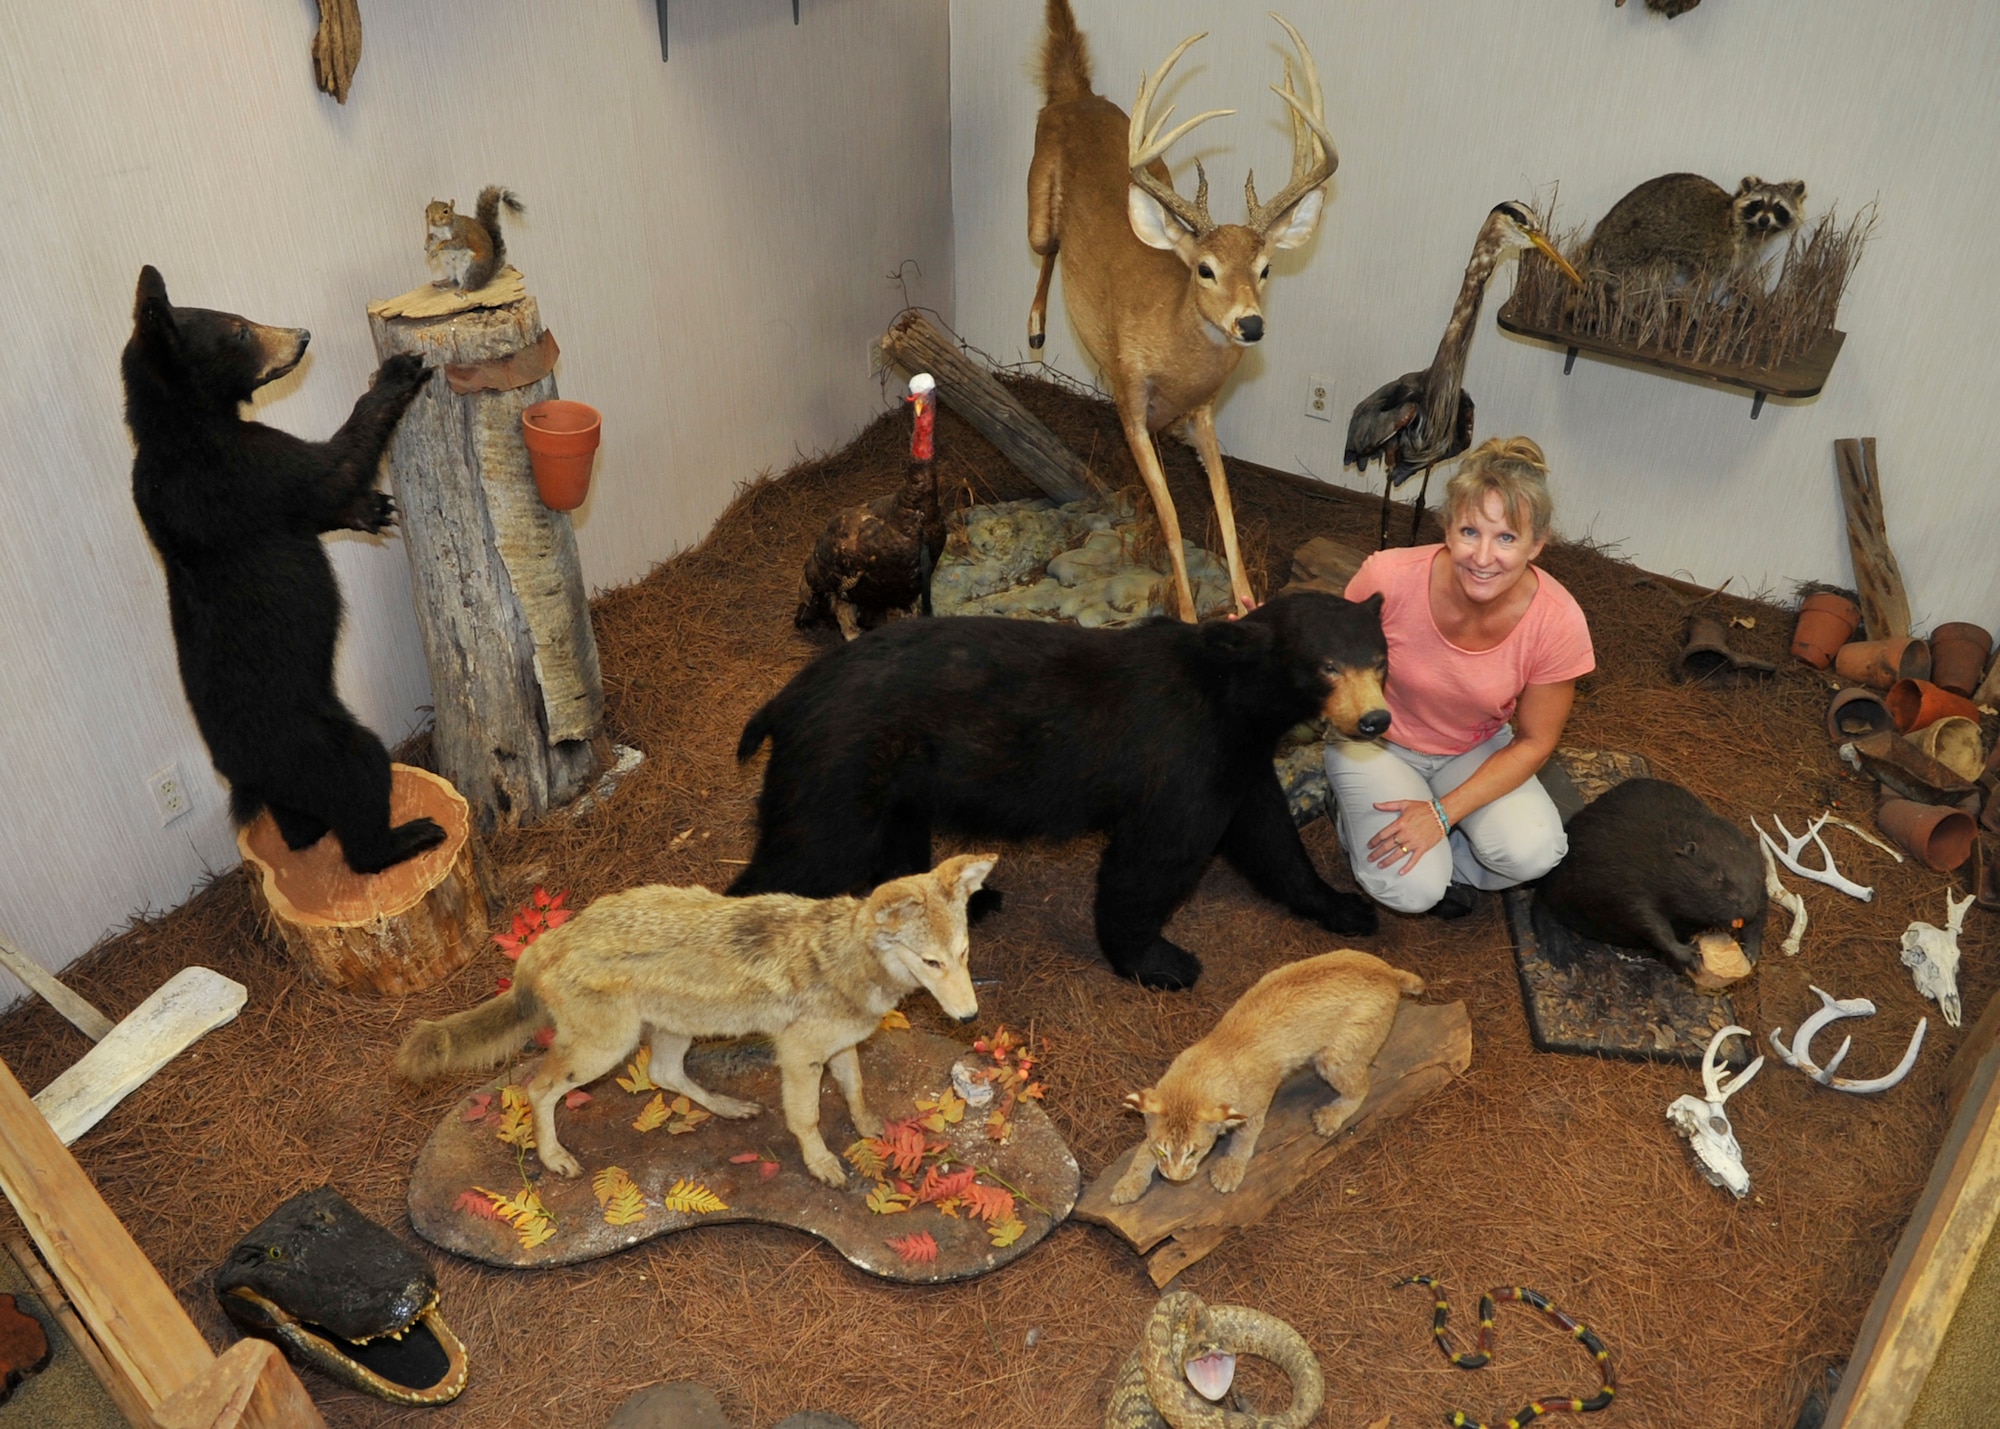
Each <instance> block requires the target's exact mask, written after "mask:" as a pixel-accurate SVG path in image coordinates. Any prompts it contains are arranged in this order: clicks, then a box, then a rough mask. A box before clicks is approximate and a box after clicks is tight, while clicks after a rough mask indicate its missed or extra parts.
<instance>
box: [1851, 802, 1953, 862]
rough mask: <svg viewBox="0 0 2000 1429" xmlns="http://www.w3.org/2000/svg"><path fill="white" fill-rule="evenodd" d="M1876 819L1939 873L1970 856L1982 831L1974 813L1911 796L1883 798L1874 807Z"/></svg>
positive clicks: (1883, 827)
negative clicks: (1912, 798)
mask: <svg viewBox="0 0 2000 1429" xmlns="http://www.w3.org/2000/svg"><path fill="white" fill-rule="evenodd" d="M1875 822H1876V823H1877V824H1880V825H1881V826H1882V832H1883V833H1885V834H1887V835H1888V836H1889V837H1890V838H1892V839H1894V840H1895V841H1896V842H1897V843H1899V844H1901V845H1902V846H1903V847H1904V848H1906V849H1908V850H1909V851H1910V853H1911V854H1913V855H1914V856H1915V857H1916V858H1917V860H1918V861H1919V862H1921V863H1922V864H1924V865H1925V866H1926V867H1927V868H1934V869H1936V870H1937V871H1938V872H1939V873H1950V872H1951V871H1952V870H1953V869H1954V868H1957V867H1958V866H1959V865H1960V864H1961V863H1964V862H1965V861H1966V859H1968V858H1970V857H1971V856H1972V841H1973V840H1974V839H1975V838H1977V837H1978V835H1979V828H1978V825H1976V824H1974V823H1973V822H1972V815H1970V814H1967V813H1964V812H1963V811H1961V810H1958V809H1947V808H1945V807H1944V806H1942V805H1940V804H1919V803H1916V802H1915V801H1913V800H1910V799H1884V800H1883V801H1882V805H1881V807H1880V808H1878V809H1876V811H1875Z"/></svg>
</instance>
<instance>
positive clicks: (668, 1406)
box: [604, 1379, 730, 1429]
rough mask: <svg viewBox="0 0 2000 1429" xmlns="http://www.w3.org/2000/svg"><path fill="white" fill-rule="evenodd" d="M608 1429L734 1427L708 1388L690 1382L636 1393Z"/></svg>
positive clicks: (663, 1385)
mask: <svg viewBox="0 0 2000 1429" xmlns="http://www.w3.org/2000/svg"><path fill="white" fill-rule="evenodd" d="M604 1429H730V1423H729V1420H728V1418H727V1417H725V1416H724V1414H723V1412H722V1405H721V1404H720V1403H718V1402H717V1400H716V1398H715V1395H714V1393H713V1392H712V1391H710V1389H709V1388H708V1386H706V1385H701V1384H696V1383H695V1382H694V1381H693V1380H691V1379H689V1380H679V1381H676V1382H675V1383H673V1384H649V1385H647V1386H646V1387H645V1388H644V1389H641V1390H639V1391H637V1392H635V1393H634V1394H633V1395H632V1396H631V1397H630V1398H628V1399H627V1400H626V1401H625V1402H624V1403H623V1404H621V1405H619V1406H618V1412H617V1413H616V1414H613V1415H612V1416H611V1422H610V1423H609V1424H607V1425H605V1426H604Z"/></svg>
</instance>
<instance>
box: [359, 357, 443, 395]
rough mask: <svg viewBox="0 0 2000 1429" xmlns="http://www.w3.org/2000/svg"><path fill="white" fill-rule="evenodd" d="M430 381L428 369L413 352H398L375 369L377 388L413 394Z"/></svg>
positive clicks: (375, 384)
mask: <svg viewBox="0 0 2000 1429" xmlns="http://www.w3.org/2000/svg"><path fill="white" fill-rule="evenodd" d="M430 379H431V370H430V368H428V367H426V366H424V360H423V359H422V358H421V357H419V356H417V355H416V354H415V353H414V352H399V353H397V354H396V355H395V356H394V357H391V358H389V359H387V360H386V361H384V362H383V364H382V365H381V366H380V367H378V368H376V369H375V381H374V383H373V384H372V385H374V386H377V387H389V388H401V389H402V390H403V391H405V392H412V393H413V392H415V391H416V390H417V389H418V388H419V387H421V386H423V385H424V384H425V383H426V382H428V381H430Z"/></svg>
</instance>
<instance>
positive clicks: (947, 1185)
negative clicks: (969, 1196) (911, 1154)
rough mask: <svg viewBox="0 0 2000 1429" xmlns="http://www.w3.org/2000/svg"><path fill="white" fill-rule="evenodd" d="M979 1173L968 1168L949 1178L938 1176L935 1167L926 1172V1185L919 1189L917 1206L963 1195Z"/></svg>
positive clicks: (953, 1173)
mask: <svg viewBox="0 0 2000 1429" xmlns="http://www.w3.org/2000/svg"><path fill="white" fill-rule="evenodd" d="M978 1174H979V1173H978V1172H977V1171H975V1170H974V1169H973V1168H972V1167H970V1166H968V1167H966V1168H965V1169H964V1170H963V1171H954V1172H952V1173H951V1174H950V1175H948V1176H940V1175H938V1169H937V1167H935V1166H932V1167H929V1168H928V1169H926V1170H925V1172H924V1184H923V1185H921V1186H919V1187H918V1188H917V1204H919V1205H924V1204H927V1203H928V1202H931V1201H942V1200H944V1199H946V1198H947V1197H949V1196H958V1195H963V1194H964V1192H965V1188H966V1187H967V1186H970V1185H971V1184H972V1178H973V1177H974V1176H976V1175H978Z"/></svg>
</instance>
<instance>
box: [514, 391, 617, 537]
mask: <svg viewBox="0 0 2000 1429" xmlns="http://www.w3.org/2000/svg"><path fill="white" fill-rule="evenodd" d="M603 425H604V424H603V419H602V418H601V417H599V416H598V414H597V409H596V408H595V407H592V406H589V405H587V404H586V403H583V402H565V401H563V400H561V399H560V398H551V399H550V400H549V401H546V402H537V403H535V404H534V405H533V406H531V407H529V408H527V409H526V410H525V411H523V412H522V413H521V436H522V439H523V440H525V441H526V442H527V444H528V460H529V461H530V462H531V463H532V464H533V465H534V468H535V490H536V491H538V492H540V493H541V497H542V505H544V506H546V507H548V508H549V509H550V510H551V511H574V510H576V508H577V507H579V506H581V505H583V498H584V497H585V496H587V495H589V493H590V465H591V463H592V462H593V461H594V460H596V458H597V442H598V438H599V437H600V436H602V435H603Z"/></svg>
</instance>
